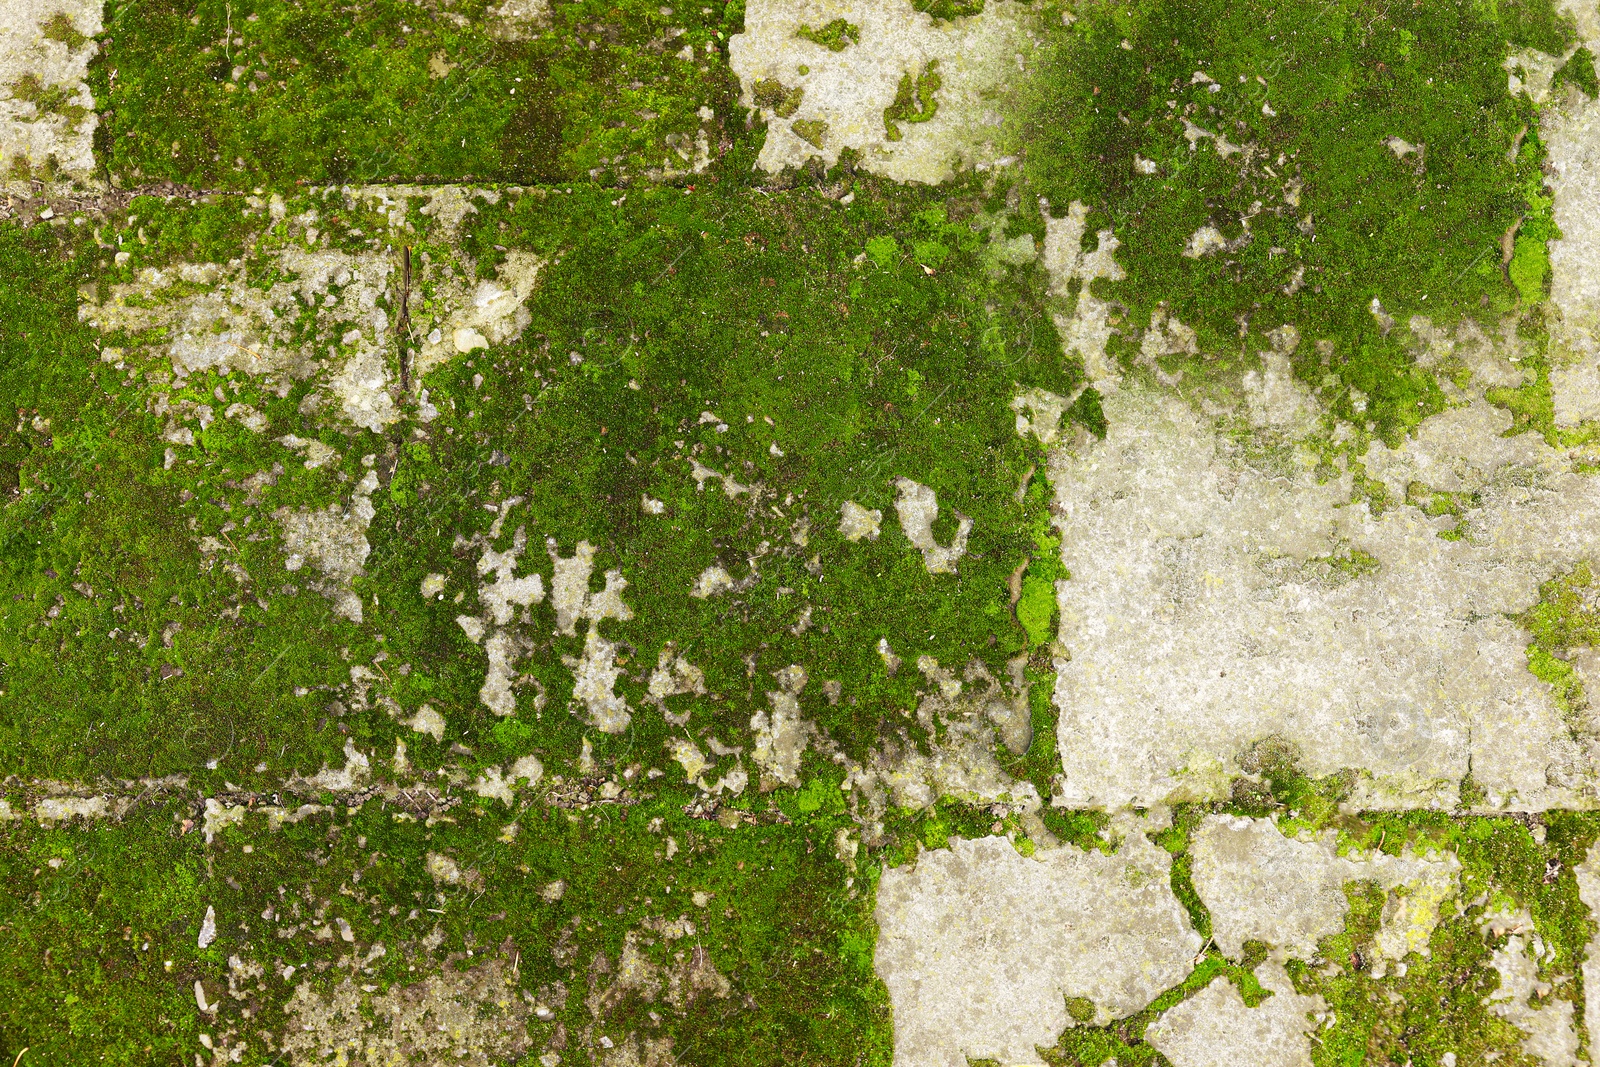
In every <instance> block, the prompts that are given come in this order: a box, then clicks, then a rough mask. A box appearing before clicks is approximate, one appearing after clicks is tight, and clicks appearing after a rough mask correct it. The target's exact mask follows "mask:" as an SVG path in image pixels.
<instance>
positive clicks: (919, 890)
mask: <svg viewBox="0 0 1600 1067" xmlns="http://www.w3.org/2000/svg"><path fill="white" fill-rule="evenodd" d="M1171 863H1172V860H1171V857H1170V856H1168V855H1167V853H1166V852H1164V851H1162V850H1161V849H1159V848H1157V847H1156V846H1154V845H1152V844H1151V843H1150V842H1149V841H1148V840H1147V839H1146V838H1145V836H1144V835H1143V834H1141V833H1130V834H1129V835H1128V836H1127V837H1126V838H1125V839H1124V841H1123V843H1122V846H1121V848H1120V849H1119V850H1118V851H1117V852H1115V853H1114V854H1111V855H1105V854H1102V853H1100V852H1083V851H1080V850H1079V849H1077V848H1075V847H1072V846H1066V847H1063V848H1060V849H1053V850H1049V851H1045V852H1041V853H1039V854H1038V855H1037V858H1032V859H1029V858H1024V857H1022V856H1020V855H1018V854H1017V851H1016V849H1015V848H1013V846H1012V845H1011V843H1010V842H1009V841H1007V840H1006V839H1005V838H1001V837H985V838H981V839H979V840H976V841H962V840H957V841H955V842H953V843H952V845H951V847H950V848H949V849H948V850H943V849H941V850H937V851H932V852H925V853H923V854H922V855H921V856H920V857H918V860H917V862H916V865H915V866H907V867H899V868H889V869H888V870H885V871H884V873H883V879H882V881H881V882H880V884H879V887H878V903H877V912H876V914H877V919H878V925H879V930H880V933H879V937H878V947H877V953H876V956H875V963H876V966H877V970H878V974H879V976H880V977H881V978H882V979H883V982H884V984H885V985H886V986H887V987H888V989H889V998H890V1001H891V1003H892V1004H893V1007H894V1061H895V1064H896V1065H897V1067H966V1064H967V1061H968V1059H969V1058H972V1059H983V1058H993V1059H998V1060H999V1061H1000V1062H1002V1063H1006V1064H1024V1063H1041V1062H1042V1060H1041V1059H1040V1057H1039V1054H1038V1052H1037V1048H1038V1047H1039V1046H1050V1045H1054V1044H1055V1043H1056V1040H1057V1038H1058V1037H1059V1036H1060V1034H1061V1032H1062V1031H1063V1030H1064V1029H1066V1028H1067V1027H1068V1026H1069V1025H1072V1020H1071V1018H1070V1017H1069V1016H1068V1014H1067V1010H1066V1002H1067V1000H1068V999H1069V998H1079V997H1081V998H1084V999H1086V1000H1089V1001H1091V1002H1092V1003H1093V1004H1094V1008H1095V1021H1096V1022H1098V1023H1100V1024H1104V1023H1106V1022H1109V1021H1110V1020H1111V1019H1115V1018H1120V1017H1122V1016H1125V1015H1128V1014H1130V1013H1132V1012H1135V1011H1138V1010H1139V1009H1140V1008H1142V1007H1144V1006H1145V1005H1146V1004H1148V1003H1149V1002H1150V1001H1151V1000H1153V999H1154V998H1155V997H1156V996H1158V995H1159V994H1160V993H1161V992H1162V991H1163V990H1165V989H1167V988H1168V987H1170V986H1173V985H1176V984H1177V983H1179V982H1181V981H1182V980H1183V978H1184V977H1185V976H1186V975H1188V973H1189V971H1190V969H1191V967H1192V962H1191V961H1192V960H1193V957H1194V955H1195V953H1196V952H1197V951H1198V950H1199V948H1200V935H1199V934H1197V933H1195V932H1194V931H1193V930H1192V929H1191V928H1190V926H1189V920H1188V915H1187V914H1186V913H1185V912H1184V910H1183V908H1182V906H1181V905H1180V904H1179V903H1178V900H1177V898H1176V897H1175V896H1173V894H1172V889H1171V886H1170V884H1169V869H1170V867H1171Z"/></svg>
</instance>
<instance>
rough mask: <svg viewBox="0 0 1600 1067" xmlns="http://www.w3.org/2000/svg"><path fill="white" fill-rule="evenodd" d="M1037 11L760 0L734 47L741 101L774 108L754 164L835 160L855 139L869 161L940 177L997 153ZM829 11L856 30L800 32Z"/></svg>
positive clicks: (878, 0) (998, 4)
mask: <svg viewBox="0 0 1600 1067" xmlns="http://www.w3.org/2000/svg"><path fill="white" fill-rule="evenodd" d="M1031 18H1032V13H1031V12H1030V11H1029V9H1028V8H1026V7H1024V6H1023V5H1021V4H1017V3H1013V2H1011V0H990V2H989V3H988V4H986V5H985V6H984V10H983V11H982V12H981V13H980V14H977V15H972V16H968V17H963V18H955V19H950V20H947V21H935V20H934V19H933V18H932V17H931V16H929V15H926V14H922V13H920V12H918V11H917V10H916V9H914V8H913V7H912V6H911V4H910V3H909V2H908V0H802V2H800V3H793V2H787V0H754V2H752V3H751V4H749V5H748V6H747V7H746V9H745V17H744V26H745V30H744V32H743V33H739V34H735V35H734V36H733V37H732V38H731V39H730V40H729V42H728V59H729V64H730V66H731V67H732V68H733V72H734V74H736V75H737V76H738V78H739V81H740V84H741V86H742V89H743V93H742V95H743V100H744V103H745V105H746V106H747V107H758V108H759V109H760V113H761V116H762V117H763V118H764V119H766V120H767V124H768V129H767V139H766V142H765V144H764V146H763V147H762V150H761V157H760V160H759V164H758V165H759V166H760V167H761V168H762V169H763V170H766V171H769V172H776V171H780V170H782V169H784V168H785V167H797V166H801V165H803V164H804V163H805V162H806V160H807V159H809V158H811V157H813V156H816V157H820V158H821V159H822V160H823V161H824V162H825V163H827V164H828V165H830V166H831V165H832V164H833V163H834V162H836V161H837V160H838V158H839V153H840V152H841V151H843V150H844V149H846V148H851V149H854V150H855V151H857V152H859V153H861V157H862V165H864V166H865V167H866V168H867V169H868V170H871V171H873V172H874V173H877V174H881V175H883V176H885V177H888V178H892V179H894V180H896V181H915V182H926V183H937V182H941V181H944V180H945V179H946V178H949V177H950V176H952V175H953V174H954V173H955V172H956V171H957V170H962V169H968V168H973V167H978V168H983V167H987V166H989V165H993V164H996V163H997V162H998V161H1000V160H1001V159H1002V158H1003V157H1004V156H1005V153H1006V149H1005V144H1006V141H1007V134H1008V131H1007V130H1006V128H1005V127H1006V116H1007V114H1008V113H1009V112H1010V110H1011V107H1012V105H1011V103H1010V101H1011V99H1012V96H1013V92H1014V89H1015V87H1016V86H1018V85H1019V84H1020V81H1021V75H1022V72H1023V71H1024V69H1025V68H1026V61H1027V57H1028V56H1030V55H1031V54H1032V53H1033V50H1034V40H1033V37H1032V35H1031V34H1030V33H1029V32H1028V24H1029V20H1030V19H1031ZM834 20H843V21H844V22H845V23H847V24H848V25H849V27H851V28H852V29H853V31H854V32H853V33H849V32H848V31H847V34H846V35H844V36H841V37H840V38H839V40H840V42H846V43H844V44H843V47H840V48H838V49H837V50H835V49H832V48H830V47H828V46H827V45H824V44H821V43H818V42H817V41H814V40H811V39H808V38H807V37H804V36H801V32H802V31H803V30H806V29H809V30H811V31H813V32H816V31H820V30H821V29H822V28H823V27H824V26H827V25H828V24H829V23H832V22H834ZM895 116H901V117H899V118H896V117H895Z"/></svg>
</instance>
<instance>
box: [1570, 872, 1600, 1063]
mask: <svg viewBox="0 0 1600 1067" xmlns="http://www.w3.org/2000/svg"><path fill="white" fill-rule="evenodd" d="M1573 874H1575V875H1576V876H1577V879H1578V896H1579V898H1580V899H1581V900H1582V901H1583V903H1584V904H1585V905H1587V906H1588V908H1589V914H1590V915H1591V916H1593V915H1597V914H1600V844H1595V845H1591V846H1590V847H1589V854H1588V855H1587V856H1585V857H1584V860H1583V862H1582V863H1580V864H1578V866H1577V867H1576V868H1574V870H1573ZM1583 988H1584V990H1585V994H1584V998H1583V1024H1584V1027H1585V1028H1586V1029H1587V1030H1588V1031H1589V1033H1590V1034H1600V933H1596V934H1595V936H1594V937H1592V938H1590V939H1589V950H1588V952H1586V953H1585V954H1584V958H1583Z"/></svg>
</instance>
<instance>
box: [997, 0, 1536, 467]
mask: <svg viewBox="0 0 1600 1067" xmlns="http://www.w3.org/2000/svg"><path fill="white" fill-rule="evenodd" d="M1077 14H1078V16H1079V17H1078V18H1077V19H1076V20H1075V21H1073V22H1072V24H1071V25H1070V26H1065V27H1059V28H1056V29H1055V30H1054V31H1053V33H1054V40H1053V42H1052V43H1051V46H1050V48H1051V51H1050V58H1048V59H1047V60H1046V61H1045V63H1044V65H1043V68H1042V73H1041V74H1040V75H1039V77H1038V79H1037V80H1036V84H1035V86H1034V89H1033V93H1034V96H1033V102H1032V104H1031V107H1030V109H1029V112H1028V118H1027V122H1026V124H1025V136H1026V138H1027V140H1028V142H1029V144H1030V149H1029V152H1028V156H1027V160H1028V168H1029V173H1030V176H1031V178H1032V180H1033V181H1034V182H1035V183H1037V185H1038V188H1039V191H1040V192H1041V193H1042V194H1043V195H1044V196H1045V197H1046V198H1047V199H1048V200H1049V202H1050V203H1051V204H1052V205H1054V207H1053V210H1054V211H1055V212H1056V213H1057V214H1061V213H1064V211H1065V208H1066V205H1067V204H1069V203H1070V202H1072V201H1073V200H1081V201H1083V202H1084V203H1085V204H1086V205H1088V206H1089V207H1090V208H1091V209H1093V210H1094V211H1096V212H1104V213H1105V216H1108V218H1107V221H1106V222H1098V221H1097V222H1095V226H1101V225H1110V226H1111V227H1112V228H1113V229H1114V230H1115V232H1116V236H1117V238H1118V239H1119V241H1120V242H1121V245H1122V247H1121V248H1120V249H1119V250H1118V253H1117V258H1118V262H1119V263H1120V264H1121V265H1122V266H1123V267H1124V268H1125V269H1126V272H1127V276H1126V278H1124V279H1122V280H1120V281H1115V282H1111V281H1105V280H1102V281H1098V282H1096V283H1095V284H1096V292H1097V293H1099V294H1100V295H1101V296H1102V297H1103V298H1106V299H1109V300H1113V301H1116V302H1117V303H1118V304H1119V305H1120V307H1119V311H1121V310H1123V309H1125V316H1126V317H1125V319H1123V320H1121V321H1123V322H1126V323H1128V324H1129V325H1120V324H1119V323H1114V324H1118V325H1119V334H1118V336H1117V337H1115V338H1114V339H1113V350H1114V351H1120V352H1121V353H1122V354H1123V358H1124V359H1125V361H1127V362H1129V363H1130V364H1131V362H1132V360H1133V359H1134V358H1135V356H1136V354H1137V352H1138V350H1139V346H1140V343H1141V336H1142V330H1141V327H1142V325H1143V324H1144V323H1145V322H1148V321H1149V318H1150V315H1151V313H1152V312H1153V311H1155V310H1157V309H1158V308H1160V309H1163V310H1165V311H1167V312H1169V313H1170V314H1171V315H1173V316H1175V317H1176V318H1178V319H1179V320H1180V321H1182V322H1183V323H1185V324H1186V325H1188V326H1190V327H1192V328H1194V329H1195V330H1196V331H1197V332H1198V334H1199V348H1200V350H1201V352H1203V353H1205V355H1204V356H1202V357H1195V358H1189V357H1174V358H1172V359H1170V360H1167V361H1164V363H1163V365H1164V366H1165V367H1166V369H1167V371H1168V372H1169V373H1170V372H1172V371H1175V370H1185V371H1186V372H1187V373H1189V374H1191V375H1195V376H1198V380H1202V381H1204V380H1219V381H1220V380H1227V378H1226V376H1227V375H1230V374H1231V375H1237V374H1238V373H1239V372H1240V371H1241V370H1242V369H1245V368H1246V367H1247V366H1248V364H1249V360H1250V354H1251V353H1253V352H1255V351H1257V350H1259V349H1264V348H1267V347H1268V342H1267V338H1266V334H1268V333H1269V332H1270V331H1272V330H1274V329H1277V328H1278V327H1279V326H1281V325H1284V324H1286V323H1287V324H1292V325H1294V326H1296V327H1297V329H1298V330H1299V332H1300V334H1301V336H1302V337H1304V338H1306V339H1307V341H1306V342H1305V343H1304V344H1303V345H1302V346H1301V349H1300V351H1299V352H1298V353H1297V355H1296V357H1295V359H1296V366H1297V369H1298V371H1299V373H1300V374H1301V375H1302V376H1305V377H1307V378H1320V377H1321V376H1322V375H1323V374H1324V373H1331V374H1332V375H1333V376H1334V379H1335V381H1337V382H1339V383H1341V384H1343V385H1345V386H1347V387H1350V388H1352V389H1355V390H1359V391H1360V393H1361V394H1362V395H1363V396H1365V397H1366V398H1367V399H1366V401H1365V402H1364V406H1365V410H1364V411H1363V410H1358V409H1359V408H1361V407H1362V406H1363V404H1362V403H1358V398H1357V397H1356V396H1355V394H1353V393H1346V394H1345V395H1343V396H1338V395H1337V394H1335V395H1334V396H1333V397H1332V398H1331V399H1332V403H1333V408H1334V410H1335V412H1336V414H1338V415H1339V416H1340V417H1342V418H1345V419H1348V420H1350V421H1353V422H1355V423H1357V425H1367V424H1369V423H1370V424H1372V426H1373V428H1374V430H1375V432H1377V433H1378V434H1380V435H1382V436H1383V437H1385V439H1389V440H1393V439H1395V435H1397V434H1400V433H1402V432H1404V431H1405V430H1406V429H1408V428H1409V427H1412V426H1414V425H1416V423H1417V422H1418V421H1419V420H1420V419H1422V418H1424V417H1426V416H1427V415H1429V414H1431V413H1433V412H1436V411H1438V410H1441V408H1442V406H1443V402H1444V400H1443V394H1442V393H1441V392H1440V390H1439V388H1438V386H1437V384H1436V382H1435V381H1434V378H1433V375H1432V374H1431V373H1430V372H1428V371H1425V370H1423V369H1422V368H1419V367H1417V366H1416V365H1415V364H1414V362H1413V361H1412V359H1411V357H1410V355H1409V353H1408V352H1407V350H1406V348H1405V344H1404V335H1405V331H1404V330H1403V329H1400V328H1394V329H1390V327H1389V326H1387V325H1386V324H1385V323H1384V322H1383V321H1380V320H1379V319H1378V318H1377V317H1376V316H1375V315H1374V313H1373V311H1372V302H1373V300H1375V299H1376V300H1378V301H1379V302H1380V306H1381V308H1382V309H1383V310H1384V311H1385V312H1386V313H1387V314H1388V315H1389V316H1390V317H1391V318H1392V320H1393V321H1394V322H1397V323H1405V322H1406V321H1407V320H1408V319H1409V318H1410V317H1411V316H1412V315H1416V314H1421V315H1426V316H1429V317H1430V318H1431V319H1432V320H1433V321H1434V322H1435V323H1436V324H1439V325H1449V324H1450V323H1452V322H1453V321H1455V320H1457V319H1459V318H1462V317H1465V316H1473V317H1494V316H1498V315H1501V314H1504V313H1505V312H1506V311H1508V310H1510V309H1511V308H1512V307H1513V306H1514V303H1515V301H1516V299H1517V297H1518V296H1519V291H1518V288H1517V286H1515V285H1513V284H1512V282H1511V281H1510V280H1508V278H1507V276H1506V275H1505V274H1504V273H1503V272H1502V271H1501V270H1500V269H1499V266H1498V263H1497V262H1496V259H1495V256H1496V255H1497V254H1498V249H1499V247H1500V240H1501V238H1502V236H1503V235H1504V234H1505V232H1506V231H1507V229H1508V228H1510V227H1511V226H1512V225H1513V224H1514V223H1516V222H1517V221H1518V219H1519V217H1521V216H1523V215H1524V214H1527V213H1529V212H1530V210H1531V211H1533V212H1534V213H1537V212H1538V211H1539V210H1541V208H1540V207H1539V205H1538V204H1536V203H1534V202H1533V201H1532V200H1531V199H1530V197H1541V196H1542V195H1543V192H1542V185H1543V177H1542V175H1541V174H1540V173H1539V160H1540V157H1541V155H1542V151H1543V148H1542V145H1540V143H1539V142H1538V139H1537V136H1527V137H1525V138H1524V139H1523V140H1522V142H1521V148H1520V150H1519V151H1518V152H1517V153H1515V154H1514V155H1508V153H1510V151H1511V148H1512V146H1513V142H1514V141H1515V140H1516V139H1517V138H1518V137H1519V135H1520V134H1521V131H1524V130H1525V129H1528V128H1532V127H1533V126H1534V125H1535V121H1536V120H1535V116H1534V114H1533V110H1532V106H1531V105H1530V104H1529V103H1527V102H1526V101H1525V100H1523V99H1521V98H1517V97H1512V96H1511V95H1510V94H1509V93H1508V91H1507V89H1506V80H1505V72H1504V70H1503V69H1501V66H1500V63H1501V60H1502V59H1503V58H1504V57H1505V56H1506V55H1507V47H1508V46H1507V41H1510V42H1512V43H1513V44H1515V45H1523V44H1530V43H1532V42H1534V41H1537V42H1540V45H1539V46H1540V47H1544V48H1546V49H1547V50H1552V51H1555V52H1559V51H1561V50H1562V45H1561V44H1560V43H1559V42H1561V41H1562V35H1563V34H1564V33H1565V31H1564V30H1563V29H1562V28H1561V23H1560V20H1559V19H1558V18H1557V17H1556V16H1555V15H1554V13H1553V11H1552V10H1551V9H1550V8H1549V5H1548V4H1543V3H1531V4H1526V5H1520V6H1518V7H1516V8H1508V7H1507V6H1505V5H1501V6H1500V7H1499V8H1497V9H1496V8H1489V7H1485V6H1483V5H1478V4H1472V3H1466V2H1460V3H1447V4H1443V5H1438V4H1435V5H1424V6H1422V7H1412V8H1409V9H1407V10H1406V11H1405V12H1398V13H1395V14H1392V15H1391V16H1390V17H1389V18H1387V19H1384V20H1379V21H1376V22H1374V21H1372V20H1370V19H1367V18H1366V17H1365V16H1364V15H1363V14H1362V8H1361V5H1360V4H1358V3H1356V2H1354V0H1352V2H1349V3H1335V4H1333V5H1331V6H1330V5H1328V4H1324V3H1313V2H1304V3H1302V2H1295V3H1288V4H1274V5H1255V4H1245V5H1239V4H1226V3H1220V2H1219V3H1208V4H1202V5H1200V6H1199V7H1196V6H1195V5H1193V4H1177V3H1171V2H1168V0H1149V2H1145V3H1138V4H1135V5H1133V6H1132V7H1130V8H1117V7H1113V6H1111V5H1103V4H1091V5H1085V6H1083V7H1082V8H1081V10H1078V11H1077ZM1046 21H1047V23H1048V22H1049V20H1046ZM1124 43H1126V45H1127V47H1124ZM1197 72H1199V73H1197ZM1392 137H1399V138H1401V139H1403V140H1404V141H1405V142H1407V143H1408V144H1409V145H1411V146H1413V147H1415V146H1419V145H1420V146H1423V147H1422V148H1420V149H1417V150H1416V151H1412V152H1407V153H1406V154H1405V155H1403V156H1400V155H1397V149H1399V148H1400V147H1402V146H1399V145H1398V144H1396V148H1395V149H1391V147H1390V142H1389V140H1388V139H1389V138H1392ZM1491 148H1492V150H1491ZM1235 149H1237V151H1236V150H1235ZM1140 161H1144V162H1140ZM1136 163H1138V166H1136V165H1135V164H1136ZM1105 216H1102V217H1105ZM1206 225H1211V226H1213V227H1216V228H1217V229H1218V231H1219V232H1220V233H1221V235H1222V239H1223V241H1224V242H1225V243H1226V247H1225V248H1221V249H1218V250H1214V251H1212V252H1209V253H1207V254H1200V255H1192V256H1191V255H1185V254H1184V253H1185V249H1186V246H1188V244H1189V242H1190V240H1191V237H1192V235H1194V234H1195V233H1196V232H1197V231H1198V230H1200V229H1201V227H1203V226H1206ZM1524 225H1526V223H1524ZM1093 228H1094V227H1093V226H1092V227H1091V231H1092V230H1093ZM1528 236H1529V239H1530V242H1541V241H1543V240H1546V239H1548V235H1547V234H1544V233H1530V234H1529V235H1528ZM1541 262H1543V261H1542V259H1541V258H1540V254H1539V252H1537V251H1536V250H1535V249H1534V248H1533V247H1532V246H1531V245H1530V247H1529V249H1528V251H1526V252H1525V253H1524V260H1523V262H1522V264H1521V265H1520V266H1519V268H1518V277H1519V278H1520V279H1521V281H1522V282H1523V283H1524V285H1527V286H1532V285H1533V284H1534V283H1538V285H1539V286H1542V284H1543V281H1542V279H1543V275H1542V274H1541V273H1540V269H1539V264H1540V263H1541ZM1528 291H1529V293H1532V292H1533V290H1532V289H1531V288H1530V289H1529V290H1528ZM1540 293H1541V294H1542V288H1541V289H1540ZM1533 298H1535V299H1537V298H1539V294H1534V297H1533ZM1311 341H1319V342H1331V343H1332V345H1333V347H1332V350H1331V355H1330V358H1329V360H1328V367H1327V368H1326V370H1324V369H1323V368H1322V367H1320V366H1317V365H1316V360H1315V358H1314V357H1313V355H1312V354H1311V351H1310V350H1311V345H1310V342H1311ZM1241 349H1242V351H1241Z"/></svg>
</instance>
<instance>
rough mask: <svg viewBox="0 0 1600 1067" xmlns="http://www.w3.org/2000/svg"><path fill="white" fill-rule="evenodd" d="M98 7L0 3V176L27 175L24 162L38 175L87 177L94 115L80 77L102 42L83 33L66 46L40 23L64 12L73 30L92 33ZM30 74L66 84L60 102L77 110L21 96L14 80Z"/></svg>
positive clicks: (37, 0)
mask: <svg viewBox="0 0 1600 1067" xmlns="http://www.w3.org/2000/svg"><path fill="white" fill-rule="evenodd" d="M101 6H102V5H101V4H99V3H95V2H91V0H3V2H0V182H3V181H5V180H6V179H12V180H13V181H14V180H16V179H17V178H21V177H26V176H27V173H26V171H25V170H24V168H26V170H27V171H31V172H32V173H34V174H35V176H38V177H46V176H49V177H56V178H70V179H74V180H79V181H82V180H85V179H92V178H93V175H94V169H95V164H94V131H95V127H96V126H98V125H99V123H100V119H99V116H98V115H96V114H95V110H94V96H93V95H92V94H91V93H90V92H89V86H88V85H87V84H85V80H84V79H85V77H86V76H87V74H88V70H89V61H90V60H91V59H93V58H94V56H95V53H96V52H98V51H99V49H100V46H99V44H98V42H96V41H93V40H88V41H84V42H83V43H82V44H80V45H78V47H77V48H71V47H69V46H68V42H65V41H59V40H52V39H50V38H48V37H46V36H45V26H46V24H47V23H48V22H49V21H50V19H51V17H52V16H56V15H64V16H65V17H66V18H67V20H68V21H70V23H71V26H72V28H73V29H74V30H76V31H77V32H78V33H79V34H82V35H83V36H85V37H89V38H92V37H94V36H95V35H96V34H98V33H99V32H100V30H101V10H100V9H101ZM30 75H31V76H32V77H33V78H35V79H37V80H38V84H39V86H40V87H41V88H42V89H44V90H45V91H46V92H48V91H50V90H52V89H54V90H57V91H65V92H66V93H67V94H68V96H67V102H66V106H67V107H68V108H74V107H75V108H81V109H82V111H81V113H79V112H73V111H65V112H64V111H63V110H53V111H52V110H48V109H47V110H41V108H40V102H39V101H34V100H23V99H19V96H18V83H19V82H22V81H23V80H24V79H25V78H28V77H29V76H30ZM51 160H54V163H55V164H56V167H57V171H56V173H55V174H53V175H51V174H50V171H49V169H48V168H49V161H51ZM7 184H10V183H9V182H8V183H7Z"/></svg>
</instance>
